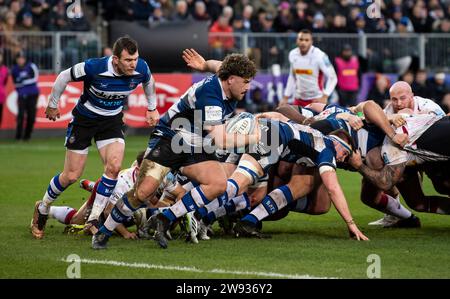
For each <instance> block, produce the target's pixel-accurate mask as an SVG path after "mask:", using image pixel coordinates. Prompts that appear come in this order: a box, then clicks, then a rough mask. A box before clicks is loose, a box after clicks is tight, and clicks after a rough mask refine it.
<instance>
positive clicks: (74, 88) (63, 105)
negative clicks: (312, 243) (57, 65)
mask: <svg viewBox="0 0 450 299" xmlns="http://www.w3.org/2000/svg"><path fill="white" fill-rule="evenodd" d="M153 75H154V76H155V80H156V94H157V105H158V110H159V112H160V114H163V113H164V112H165V111H166V110H167V109H168V108H169V107H170V106H171V105H172V104H173V103H174V102H176V101H177V100H178V99H179V98H180V96H181V95H182V94H183V93H184V92H185V91H186V90H187V89H188V88H189V87H190V86H191V85H192V83H194V82H198V81H200V80H201V79H203V78H204V77H205V74H181V73H179V74H153ZM387 76H388V78H389V79H390V81H391V82H395V80H397V75H395V74H387ZM56 77H57V75H41V76H40V77H39V89H40V95H39V98H38V103H37V106H38V107H37V108H38V109H37V117H36V124H35V128H36V129H63V128H66V127H67V124H68V122H69V121H70V119H71V117H72V115H71V113H70V112H71V110H72V109H73V108H74V107H75V105H76V104H77V101H78V99H79V98H80V95H81V93H82V91H83V83H82V82H72V83H70V84H69V85H68V86H67V88H66V90H65V92H64V93H63V95H62V96H61V99H60V101H59V103H58V105H59V110H60V112H61V118H59V119H58V120H57V121H56V122H53V121H49V120H47V119H46V118H45V113H44V112H45V108H46V106H47V99H48V97H49V95H50V93H51V89H52V87H53V83H54V81H55V79H56ZM287 77H288V75H287V74H281V75H279V76H274V75H271V74H258V75H256V77H255V79H254V80H253V81H252V82H251V89H250V92H249V93H248V94H247V98H246V101H247V103H249V104H251V102H252V97H253V94H254V93H255V92H256V91H258V92H259V93H260V96H261V98H262V99H263V101H265V103H266V104H268V106H271V107H273V106H276V105H277V103H278V101H279V99H280V98H281V97H282V95H283V91H284V88H285V86H286V81H287ZM374 79H375V73H366V74H364V75H363V76H362V80H361V86H360V92H359V95H358V100H359V101H362V100H366V96H367V94H368V92H369V90H370V88H371V87H372V85H373V82H374ZM146 109H147V100H146V98H145V95H144V91H143V90H142V87H141V86H138V88H137V89H136V90H135V91H134V92H133V93H132V94H131V95H130V96H129V98H128V105H127V109H126V110H125V111H124V115H125V118H124V120H125V123H126V124H127V126H128V127H130V128H145V127H147V124H146V122H145V118H144V116H145V111H146ZM17 110H18V109H17V93H16V91H15V89H14V84H13V83H12V80H11V79H9V82H8V84H7V98H6V102H5V104H4V108H3V121H2V125H1V127H0V129H15V126H16V115H17Z"/></svg>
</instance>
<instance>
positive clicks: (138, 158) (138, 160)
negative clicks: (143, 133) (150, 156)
mask: <svg viewBox="0 0 450 299" xmlns="http://www.w3.org/2000/svg"><path fill="white" fill-rule="evenodd" d="M144 155H145V151H142V152H139V153H138V154H137V156H136V161H137V163H138V165H139V166H140V165H141V163H142V160H144Z"/></svg>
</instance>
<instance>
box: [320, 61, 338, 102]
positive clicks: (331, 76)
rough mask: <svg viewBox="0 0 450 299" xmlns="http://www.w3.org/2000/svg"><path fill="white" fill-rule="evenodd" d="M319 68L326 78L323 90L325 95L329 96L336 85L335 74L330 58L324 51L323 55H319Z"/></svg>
mask: <svg viewBox="0 0 450 299" xmlns="http://www.w3.org/2000/svg"><path fill="white" fill-rule="evenodd" d="M319 69H320V70H321V71H322V73H323V74H324V75H325V78H326V82H325V86H324V89H323V92H324V93H325V94H326V95H327V96H329V95H331V94H332V93H333V91H334V88H335V87H336V84H337V75H336V71H335V70H334V67H333V65H332V64H331V61H330V59H329V58H328V56H327V55H326V54H325V53H323V55H321V57H320V58H319Z"/></svg>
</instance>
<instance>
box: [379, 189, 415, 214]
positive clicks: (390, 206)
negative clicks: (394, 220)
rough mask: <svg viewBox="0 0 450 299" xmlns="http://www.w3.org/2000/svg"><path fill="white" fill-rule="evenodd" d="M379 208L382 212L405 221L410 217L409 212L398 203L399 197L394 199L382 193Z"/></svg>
mask: <svg viewBox="0 0 450 299" xmlns="http://www.w3.org/2000/svg"><path fill="white" fill-rule="evenodd" d="M379 206H380V208H382V209H383V210H382V212H385V213H387V214H389V215H392V216H396V217H398V218H400V219H407V218H409V217H411V215H412V213H411V211H409V210H407V209H406V208H405V207H404V206H403V205H402V204H401V203H400V198H399V195H397V198H394V197H392V196H390V195H388V194H386V193H382V194H381V199H380V203H379Z"/></svg>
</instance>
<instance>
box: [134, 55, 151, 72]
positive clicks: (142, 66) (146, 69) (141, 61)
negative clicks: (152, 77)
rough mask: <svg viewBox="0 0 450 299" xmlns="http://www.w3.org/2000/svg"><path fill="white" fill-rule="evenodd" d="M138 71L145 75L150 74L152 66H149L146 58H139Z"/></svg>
mask: <svg viewBox="0 0 450 299" xmlns="http://www.w3.org/2000/svg"><path fill="white" fill-rule="evenodd" d="M136 72H138V73H140V74H143V75H146V74H150V68H149V66H148V63H147V62H146V61H145V60H144V59H142V58H138V62H137V65H136Z"/></svg>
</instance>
